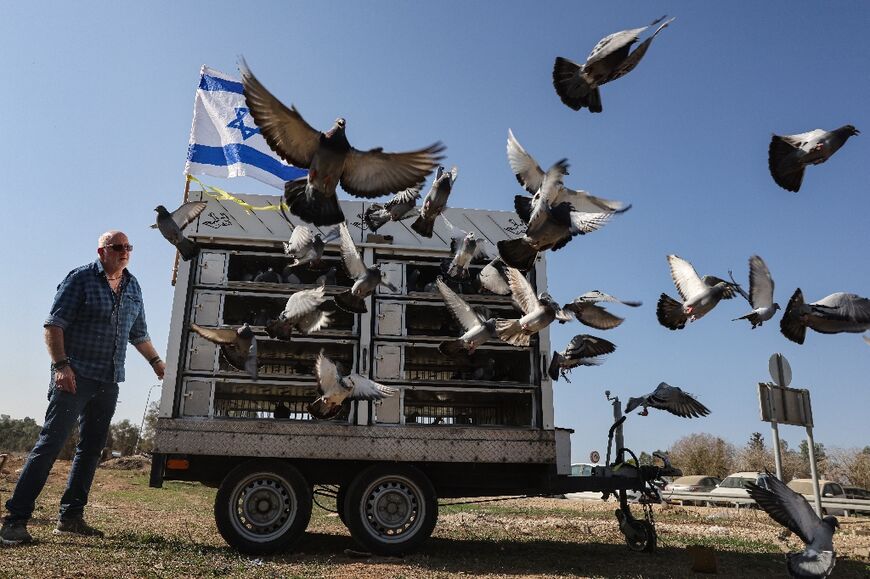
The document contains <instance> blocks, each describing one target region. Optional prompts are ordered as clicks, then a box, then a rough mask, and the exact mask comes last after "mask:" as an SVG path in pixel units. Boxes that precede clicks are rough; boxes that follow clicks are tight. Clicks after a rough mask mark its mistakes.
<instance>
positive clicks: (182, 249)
mask: <svg viewBox="0 0 870 579" xmlns="http://www.w3.org/2000/svg"><path fill="white" fill-rule="evenodd" d="M206 205H208V203H206V202H205V201H189V202H187V203H185V204H184V205H182V206H181V207H179V208H178V209H176V210H175V211H173V212H172V213H170V212H169V211H167V210H166V207H164V206H163V205H158V206H157V207H156V208H155V209H154V211H156V212H157V223H155V224H154V225H152V226H151V228H152V229H155V228H156V229H157V230H159V231H160V234H161V235H162V236H163V237H165V238H166V240H167V241H169V243H171V244H172V245H174V246H175V248H176V249H177V250H178V253H179V254H181V259H183V260H184V261H190V260H191V259H193V258H194V257H196V254H198V253H199V246H198V245H197V244H196V242H195V241H193V240H191V239H188V238H186V237H185V236H184V233H182V231H183V230H184V228H185V227H187V225H188V224H189V223H190V222H191V221H193V220H194V219H196V218H197V216H199V214H200V213H202V212H203V211H204V210H205V207H206Z"/></svg>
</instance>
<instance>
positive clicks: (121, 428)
mask: <svg viewBox="0 0 870 579" xmlns="http://www.w3.org/2000/svg"><path fill="white" fill-rule="evenodd" d="M111 431H112V438H113V439H114V444H113V445H112V446H111V448H112V450H117V451H120V452H121V454H122V455H125V456H127V455H131V454H133V450H134V448H135V447H136V441H137V440H138V438H139V427H138V426H136V425H135V424H133V423H131V422H130V421H129V420H127V419H126V418H125V419H124V420H122V421H121V422H116V423H115V424H113V425H112V427H111Z"/></svg>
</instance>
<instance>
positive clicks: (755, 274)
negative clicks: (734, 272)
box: [731, 255, 779, 330]
mask: <svg viewBox="0 0 870 579" xmlns="http://www.w3.org/2000/svg"><path fill="white" fill-rule="evenodd" d="M734 287H735V289H737V291H739V292H740V294H741V295H742V296H743V297H744V298H746V301H748V302H749V305H751V306H752V311H751V312H749V313H748V314H746V315H745V316H740V317H739V318H734V319H733V320H731V321H732V322H736V321H737V320H749V322H750V323H751V324H752V329H753V330H754V329H755V327H756V326H760V325H762V324H763V323H764V322H766V321H767V320H769V319H770V318H772V317H773V314H775V313H776V310H778V309H779V304H777V303H774V302H773V278H772V277H771V276H770V270H769V269H767V264H766V263H764V260H763V259H761V258H760V257H759V256H757V255H753V256H752V257H750V258H749V294H748V295H747V294H746V292H745V291H743V289H742V288H741V287H740V286H738V285H735V286H734Z"/></svg>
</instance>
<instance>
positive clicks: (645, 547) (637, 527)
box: [625, 520, 658, 553]
mask: <svg viewBox="0 0 870 579" xmlns="http://www.w3.org/2000/svg"><path fill="white" fill-rule="evenodd" d="M631 526H632V528H633V531H634V533H632V536H628V535H626V537H625V544H626V545H628V548H629V549H631V550H632V551H637V552H638V553H642V552H645V553H652V552H653V551H655V550H656V543H657V542H658V535H657V534H656V529H655V527H653V526H652V525H651V524H650V523H649V521H642V520H635V521H632V523H631Z"/></svg>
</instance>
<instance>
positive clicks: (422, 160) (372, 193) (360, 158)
mask: <svg viewBox="0 0 870 579" xmlns="http://www.w3.org/2000/svg"><path fill="white" fill-rule="evenodd" d="M443 150H444V146H443V145H442V144H441V143H434V144H432V145H429V146H428V147H426V148H423V149H418V150H416V151H409V152H406V153H385V152H384V151H383V149H380V148H377V149H372V150H370V151H359V150H357V149H354V148H351V149H350V151H349V152H348V154H347V157H346V158H345V161H344V171H343V172H342V175H341V186H342V188H343V189H344V190H345V191H347V192H348V193H350V194H351V195H353V196H355V197H380V196H381V195H387V194H389V193H395V192H396V191H402V190H403V189H409V188H413V187H418V186H420V185H421V184H422V183H423V182H424V181H425V180H426V176H427V175H429V173H431V172H432V170H433V169H435V168H436V167H437V166H438V162H439V161H440V160H441V155H439V153H441V151H443Z"/></svg>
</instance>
